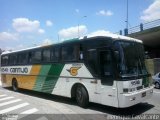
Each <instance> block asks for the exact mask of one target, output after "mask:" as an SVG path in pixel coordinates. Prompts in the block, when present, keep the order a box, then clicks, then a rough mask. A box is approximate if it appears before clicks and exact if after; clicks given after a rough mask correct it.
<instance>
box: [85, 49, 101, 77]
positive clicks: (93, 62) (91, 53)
mask: <svg viewBox="0 0 160 120" xmlns="http://www.w3.org/2000/svg"><path fill="white" fill-rule="evenodd" d="M87 58H88V64H89V67H90V70H91V72H92V73H93V74H94V75H96V76H97V75H98V69H97V68H98V64H97V51H96V49H90V50H88V56H87Z"/></svg>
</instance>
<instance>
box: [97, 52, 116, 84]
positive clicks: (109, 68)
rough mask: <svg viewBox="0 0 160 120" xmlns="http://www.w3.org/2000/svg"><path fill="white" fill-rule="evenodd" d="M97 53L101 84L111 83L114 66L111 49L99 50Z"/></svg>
mask: <svg viewBox="0 0 160 120" xmlns="http://www.w3.org/2000/svg"><path fill="white" fill-rule="evenodd" d="M99 54H100V69H101V79H102V84H108V85H113V78H114V69H113V68H114V67H113V63H112V56H111V51H100V53H99Z"/></svg>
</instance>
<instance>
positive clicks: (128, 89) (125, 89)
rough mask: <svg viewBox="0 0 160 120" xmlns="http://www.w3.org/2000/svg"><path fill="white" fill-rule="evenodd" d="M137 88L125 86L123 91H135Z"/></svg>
mask: <svg viewBox="0 0 160 120" xmlns="http://www.w3.org/2000/svg"><path fill="white" fill-rule="evenodd" d="M135 90H136V88H124V89H123V93H128V92H133V91H135Z"/></svg>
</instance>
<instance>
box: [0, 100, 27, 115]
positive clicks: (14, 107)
mask: <svg viewBox="0 0 160 120" xmlns="http://www.w3.org/2000/svg"><path fill="white" fill-rule="evenodd" d="M27 105H29V103H22V104H19V105H16V106H13V107H10V108H7V109H4V110H0V114H4V113H7V112H10V111H13V110H16V109H19V108H22V107H25V106H27Z"/></svg>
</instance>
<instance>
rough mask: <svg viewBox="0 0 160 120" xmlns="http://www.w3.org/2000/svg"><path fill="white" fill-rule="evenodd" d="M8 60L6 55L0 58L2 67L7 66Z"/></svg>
mask: <svg viewBox="0 0 160 120" xmlns="http://www.w3.org/2000/svg"><path fill="white" fill-rule="evenodd" d="M8 59H9V57H8V55H5V56H2V58H1V60H2V61H1V62H2V65H7V64H8Z"/></svg>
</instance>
